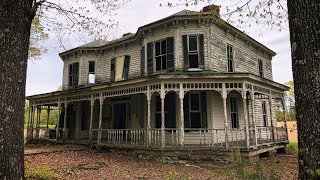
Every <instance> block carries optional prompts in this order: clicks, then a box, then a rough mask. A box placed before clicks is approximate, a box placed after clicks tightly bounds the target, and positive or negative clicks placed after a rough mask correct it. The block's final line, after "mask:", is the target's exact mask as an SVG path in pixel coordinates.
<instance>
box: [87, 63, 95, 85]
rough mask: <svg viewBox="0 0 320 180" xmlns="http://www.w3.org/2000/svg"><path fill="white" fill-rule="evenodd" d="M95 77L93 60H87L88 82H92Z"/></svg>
mask: <svg viewBox="0 0 320 180" xmlns="http://www.w3.org/2000/svg"><path fill="white" fill-rule="evenodd" d="M95 79H96V73H95V62H89V71H88V84H94V83H95Z"/></svg>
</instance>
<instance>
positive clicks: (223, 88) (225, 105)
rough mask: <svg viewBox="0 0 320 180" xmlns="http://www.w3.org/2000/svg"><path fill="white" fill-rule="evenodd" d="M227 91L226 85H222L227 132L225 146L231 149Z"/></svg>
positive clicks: (225, 128)
mask: <svg viewBox="0 0 320 180" xmlns="http://www.w3.org/2000/svg"><path fill="white" fill-rule="evenodd" d="M227 96H228V94H227V90H226V84H225V83H222V100H223V114H224V131H225V143H226V144H225V145H226V149H228V148H229V139H228V114H227Z"/></svg>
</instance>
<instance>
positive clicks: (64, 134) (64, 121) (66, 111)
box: [63, 101, 68, 140]
mask: <svg viewBox="0 0 320 180" xmlns="http://www.w3.org/2000/svg"><path fill="white" fill-rule="evenodd" d="M67 113H68V104H67V101H65V102H64V119H63V140H65V139H66V138H67Z"/></svg>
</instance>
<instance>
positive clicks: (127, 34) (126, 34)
mask: <svg viewBox="0 0 320 180" xmlns="http://www.w3.org/2000/svg"><path fill="white" fill-rule="evenodd" d="M131 34H132V33H131V32H128V33H125V34H123V35H122V37H126V36H129V35H131Z"/></svg>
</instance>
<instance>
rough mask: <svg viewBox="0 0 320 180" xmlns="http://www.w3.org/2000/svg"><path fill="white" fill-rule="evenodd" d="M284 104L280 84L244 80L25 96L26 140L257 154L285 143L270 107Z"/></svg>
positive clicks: (134, 85) (150, 84)
mask: <svg viewBox="0 0 320 180" xmlns="http://www.w3.org/2000/svg"><path fill="white" fill-rule="evenodd" d="M283 99H284V97H283V91H282V92H281V89H280V88H279V87H273V86H270V85H268V84H261V83H257V82H255V81H253V80H252V79H250V78H235V79H230V78H228V79H220V78H219V79H215V78H201V79H199V78H194V79H192V78H176V79H159V80H150V81H142V82H137V83H130V84H124V85H118V86H114V87H112V86H108V87H94V86H93V87H91V88H90V89H84V90H81V91H78V92H77V93H63V92H60V93H56V94H51V95H50V96H48V97H46V98H38V99H36V98H34V99H30V104H31V105H30V107H31V108H30V112H29V124H28V137H27V139H28V141H32V140H35V139H45V140H50V141H56V142H76V143H83V144H88V145H96V146H107V147H123V148H126V147H128V148H144V149H182V150H183V149H199V148H204V149H219V150H221V149H222V150H232V149H240V150H245V151H248V150H256V149H259V148H262V147H265V146H266V147H270V146H275V145H277V144H281V145H285V144H286V143H288V137H287V129H286V126H284V127H281V128H278V127H276V117H275V106H276V104H277V103H280V104H282V105H284V100H283ZM53 108H55V109H57V110H58V111H59V113H58V114H59V115H58V116H59V117H58V122H57V124H56V127H55V128H54V129H50V128H40V127H39V126H38V124H39V123H38V122H40V116H39V115H38V113H39V112H41V109H49V111H48V114H49V113H50V109H53ZM283 108H285V106H283ZM284 116H285V114H284ZM48 117H49V115H48ZM48 120H49V119H48ZM34 124H35V125H34Z"/></svg>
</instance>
